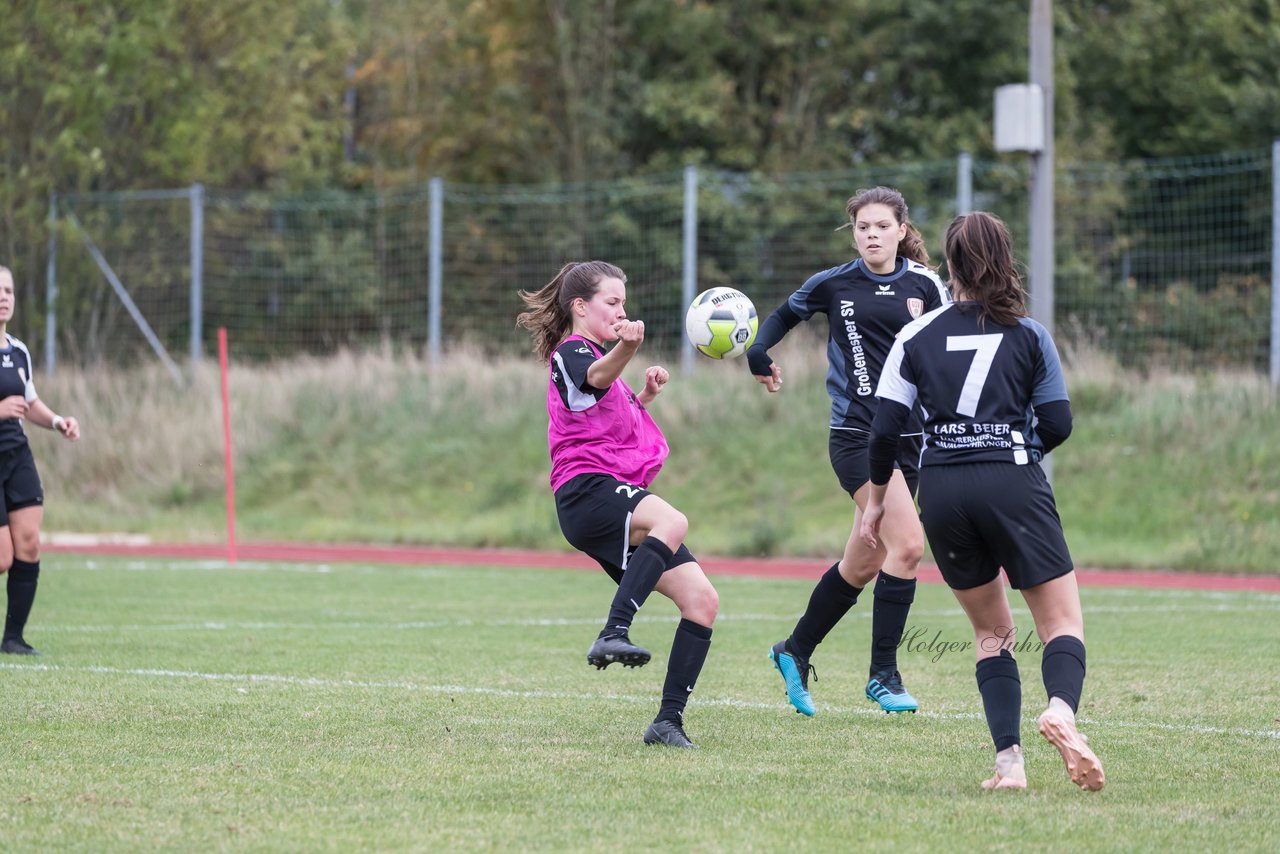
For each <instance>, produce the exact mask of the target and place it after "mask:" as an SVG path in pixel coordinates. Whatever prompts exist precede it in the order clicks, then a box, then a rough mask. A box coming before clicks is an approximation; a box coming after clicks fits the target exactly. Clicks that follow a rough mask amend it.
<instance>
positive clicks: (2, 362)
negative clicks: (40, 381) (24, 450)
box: [0, 333, 37, 452]
mask: <svg viewBox="0 0 1280 854" xmlns="http://www.w3.org/2000/svg"><path fill="white" fill-rule="evenodd" d="M4 337H5V345H4V347H3V348H0V397H10V396H12V395H15V394H20V395H22V397H23V399H24V400H26V401H27V403H30V402H31V401H33V400H35V399H36V397H37V395H36V384H35V382H34V381H33V380H32V370H31V353H30V352H29V351H28V350H27V345H26V344H23V343H22V342H21V341H19V340H18V339H17V338H14V337H13V336H12V335H9V334H7V333H6V334H5V336H4ZM25 444H27V434H26V432H25V431H24V430H23V429H22V419H21V418H5V419H3V420H0V452H2V451H11V450H13V449H14V448H20V447H22V446H23V445H25Z"/></svg>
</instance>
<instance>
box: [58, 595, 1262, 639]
mask: <svg viewBox="0 0 1280 854" xmlns="http://www.w3.org/2000/svg"><path fill="white" fill-rule="evenodd" d="M1084 610H1085V616H1086V617H1089V616H1092V615H1094V614H1136V613H1150V611H1151V607H1150V606H1146V607H1143V606H1137V605H1090V606H1086V607H1085V609H1084ZM1277 611H1280V602H1276V603H1268V602H1251V603H1237V604H1230V603H1225V602H1222V603H1212V602H1205V603H1203V604H1198V605H1165V606H1163V607H1161V608H1160V613H1162V614H1178V613H1230V614H1236V613H1250V612H1253V613H1275V612H1277ZM1013 615H1014V617H1016V618H1017V619H1018V621H1019V622H1021V623H1024V624H1026V623H1028V622H1029V621H1030V619H1031V615H1030V613H1029V612H1026V611H1019V610H1018V609H1014V610H1013ZM963 616H964V612H963V611H962V610H960V609H959V608H935V609H928V608H918V609H913V610H912V611H911V617H912V618H913V619H918V618H921V617H963ZM796 617H797V615H796V614H791V613H789V614H721V615H720V616H719V617H717V618H716V621H717V623H788V622H791V621H794V620H795V619H796ZM845 619H847V620H869V619H871V613H870V611H867V610H860V611H851V612H849V614H848V615H847V616H846V617H845ZM677 621H678V618H677V617H674V616H671V617H645V616H641V617H638V618H637V619H636V622H637V623H651V624H656V623H675V622H677ZM599 622H600V619H599V617H526V618H522V619H510V620H469V619H466V618H461V619H459V618H454V619H449V620H411V621H407V622H394V623H381V622H372V623H371V622H341V623H340V622H320V623H294V622H261V621H253V622H226V621H221V620H208V621H205V622H190V623H126V624H121V625H83V626H74V625H70V626H62V625H58V624H56V623H55V624H52V625H50V624H42V625H41V626H40V630H41V631H48V632H55V633H56V632H67V633H77V634H97V633H101V634H112V633H118V632H184V631H191V632H200V631H208V632H223V631H295V630H296V631H337V630H342V631H412V630H415V629H452V628H464V627H474V626H490V627H495V626H510V627H514V628H556V627H561V626H565V627H567V626H594V625H597V624H599Z"/></svg>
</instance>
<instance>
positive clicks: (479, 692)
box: [0, 662, 1280, 740]
mask: <svg viewBox="0 0 1280 854" xmlns="http://www.w3.org/2000/svg"><path fill="white" fill-rule="evenodd" d="M0 669H4V670H19V671H38V672H47V673H93V674H100V675H108V676H136V677H144V678H153V679H198V680H201V681H205V682H228V683H237V682H242V683H246V684H249V685H255V684H258V685H261V684H267V685H288V686H295V687H304V688H322V689H333V688H339V689H340V688H354V689H359V690H373V691H386V690H392V691H416V692H422V693H427V694H459V695H473V696H485V697H504V698H513V699H533V700H572V701H575V702H594V701H598V700H610V701H618V702H624V703H643V704H645V705H652V704H653V697H651V696H636V695H633V694H615V693H612V692H607V693H584V694H574V693H569V692H565V691H540V690H539V691H516V690H513V689H510V688H480V687H474V686H472V687H468V686H465V685H429V684H427V685H424V684H422V683H419V682H409V681H404V680H392V681H364V680H358V679H322V678H320V677H316V676H285V675H280V674H273V673H201V672H198V671H189V670H163V669H152V668H125V667H104V666H99V665H86V666H82V667H69V666H66V665H61V664H10V663H8V662H0ZM242 690H243V689H242ZM694 702H695V704H696V705H699V706H719V707H724V708H732V709H778V708H783V706H782V704H780V703H760V702H753V701H749V700H739V699H737V698H734V697H710V698H707V697H698V698H697V699H696V700H695V701H694ZM823 712H824V713H827V714H837V715H842V714H853V715H864V716H865V715H877V716H878V715H882V714H884V713H883V712H881V711H880V710H879V709H868V708H865V707H859V708H847V707H842V706H828V705H824V706H823ZM918 714H919V715H920V716H921V717H926V718H934V719H937V720H948V721H961V720H982V719H983V718H982V715H979V714H977V713H975V712H928V711H926V712H919V713H918ZM1024 720H1028V721H1031V720H1034V717H1032V716H1028V717H1024ZM1078 720H1079V722H1080V723H1082V724H1087V725H1089V726H1091V727H1098V728H1101V729H1106V728H1108V727H1116V728H1118V729H1136V730H1161V731H1163V732H1182V733H1192V734H1196V735H1226V736H1234V737H1236V738H1245V739H1275V740H1280V731H1276V730H1255V729H1241V728H1238V727H1218V726H1208V725H1202V724H1175V723H1162V722H1159V721H1123V720H1114V719H1111V718H1096V719H1094V718H1087V717H1083V716H1081V717H1080V718H1078Z"/></svg>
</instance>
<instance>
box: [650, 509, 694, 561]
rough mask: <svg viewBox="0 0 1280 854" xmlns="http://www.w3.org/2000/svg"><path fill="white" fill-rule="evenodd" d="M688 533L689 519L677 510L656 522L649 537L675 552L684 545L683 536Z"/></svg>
mask: <svg viewBox="0 0 1280 854" xmlns="http://www.w3.org/2000/svg"><path fill="white" fill-rule="evenodd" d="M688 533H689V517H687V516H685V515H684V514H683V513H681V512H680V511H679V510H674V509H673V510H672V511H671V512H670V513H667V514H665V515H664V516H663V517H662V518H661V519H659V520H658V522H657V524H655V525H654V526H653V527H652V528H651V529H649V536H651V537H657V538H658V539H659V540H662V542H663V543H665V544H666V546H667V548H669V549H671V550H672V551H675V550H676V549H678V548H680V546H681V545H682V544H683V543H684V538H685V535H686V534H688Z"/></svg>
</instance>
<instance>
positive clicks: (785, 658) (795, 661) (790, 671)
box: [769, 641, 818, 717]
mask: <svg viewBox="0 0 1280 854" xmlns="http://www.w3.org/2000/svg"><path fill="white" fill-rule="evenodd" d="M769 660H770V661H772V662H773V666H774V667H776V668H777V669H778V672H779V673H781V674H782V681H783V682H784V683H786V686H787V700H789V701H790V702H791V705H793V706H795V707H796V711H797V712H799V713H800V714H802V715H808V716H809V717H813V715H814V712H816V711H817V710H816V709H814V707H813V698H812V697H810V696H809V674H810V673H811V672H812V673H813V678H814V679H817V678H818V673H817V671H816V670H814V669H813V666H812V665H811V664H809V662H808V661H806V660H805V659H803V658H797V657H796V656H795V655H793V654H792V653H790V652H787V642H786V641H778V642H777V643H775V644H774V645H773V649H771V650H769Z"/></svg>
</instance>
